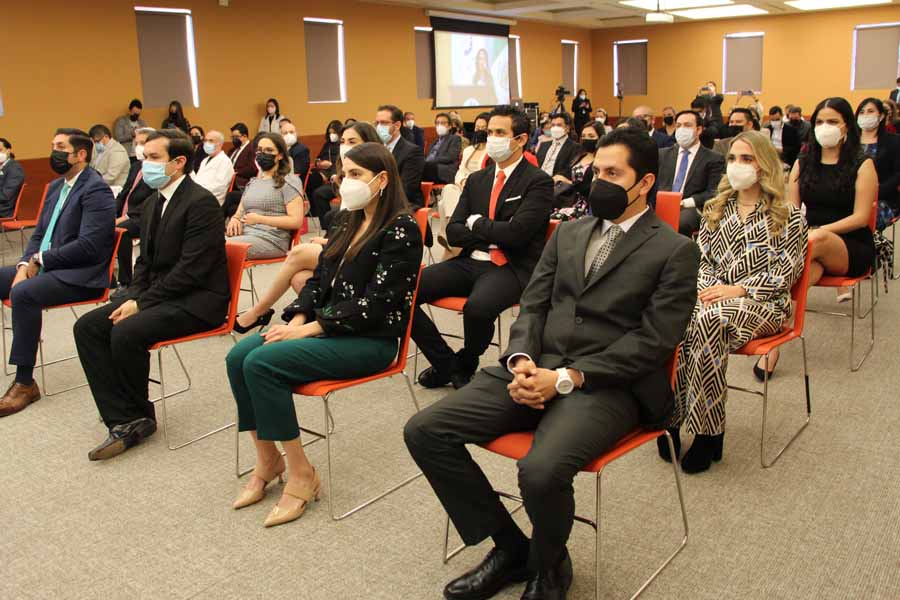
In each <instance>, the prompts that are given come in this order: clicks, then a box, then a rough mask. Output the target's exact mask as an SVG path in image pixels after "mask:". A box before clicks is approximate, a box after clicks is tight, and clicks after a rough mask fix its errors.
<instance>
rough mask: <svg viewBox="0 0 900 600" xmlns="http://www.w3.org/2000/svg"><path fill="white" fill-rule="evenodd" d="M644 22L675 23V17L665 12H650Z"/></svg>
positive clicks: (645, 16)
mask: <svg viewBox="0 0 900 600" xmlns="http://www.w3.org/2000/svg"><path fill="white" fill-rule="evenodd" d="M644 21H646V22H647V23H674V22H675V17H673V16H672V15H670V14H669V13H664V12H649V13H647V14H646V15H644Z"/></svg>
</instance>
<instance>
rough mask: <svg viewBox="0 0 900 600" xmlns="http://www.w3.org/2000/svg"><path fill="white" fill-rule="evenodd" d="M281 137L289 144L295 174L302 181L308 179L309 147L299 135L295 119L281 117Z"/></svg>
mask: <svg viewBox="0 0 900 600" xmlns="http://www.w3.org/2000/svg"><path fill="white" fill-rule="evenodd" d="M279 126H280V129H281V137H283V138H284V143H285V144H287V147H288V154H290V155H291V161H292V162H293V163H294V175H296V176H297V177H299V178H300V181H301V182H304V181H306V174H307V173H309V164H310V159H309V148H307V147H306V145H305V144H304V143H303V142H301V141H300V138H298V137H297V127H296V126H295V125H294V123H293V121H291V120H290V119H288V118H283V119H281V123H280V125H279Z"/></svg>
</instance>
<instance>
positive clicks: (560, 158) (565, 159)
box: [537, 138, 579, 177]
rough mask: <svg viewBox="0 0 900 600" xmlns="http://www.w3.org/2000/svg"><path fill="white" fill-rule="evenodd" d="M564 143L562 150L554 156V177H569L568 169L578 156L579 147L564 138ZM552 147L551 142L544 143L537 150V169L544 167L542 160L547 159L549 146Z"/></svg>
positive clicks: (569, 139)
mask: <svg viewBox="0 0 900 600" xmlns="http://www.w3.org/2000/svg"><path fill="white" fill-rule="evenodd" d="M565 140H566V141H565V142H564V143H563V146H562V148H560V149H559V154H557V155H556V162H555V163H553V174H554V175H565V176H566V177H568V176H569V168H570V167H571V166H572V162H574V160H575V158H576V157H577V156H578V150H579V145H578V144H576V143H575V142H573V141H572V140H571V138H565ZM552 145H553V142H552V141H551V142H544V143H543V144H541V145H540V146H539V147H538V150H537V161H538V167H543V166H544V160H545V159H546V158H547V152H549V151H550V146H552Z"/></svg>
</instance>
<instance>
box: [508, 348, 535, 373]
mask: <svg viewBox="0 0 900 600" xmlns="http://www.w3.org/2000/svg"><path fill="white" fill-rule="evenodd" d="M520 356H524V357H525V358H527V359H528V360H531V357H530V356H528V355H527V354H525V353H524V352H516V353H515V354H511V355H510V357H509V358H507V359H506V370H507V371H509V372H510V373H512V374H513V375H515V373H514V372H513V363H514V362H516V359H517V358H519V357H520Z"/></svg>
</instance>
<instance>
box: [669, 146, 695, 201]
mask: <svg viewBox="0 0 900 600" xmlns="http://www.w3.org/2000/svg"><path fill="white" fill-rule="evenodd" d="M690 156H691V153H690V151H688V150H682V151H681V163H679V165H678V173H676V174H675V182H674V183H673V184H672V191H673V192H680V191H681V188H682V187H683V186H684V177H685V175H687V170H688V163H689V162H690V160H689V159H690Z"/></svg>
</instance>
